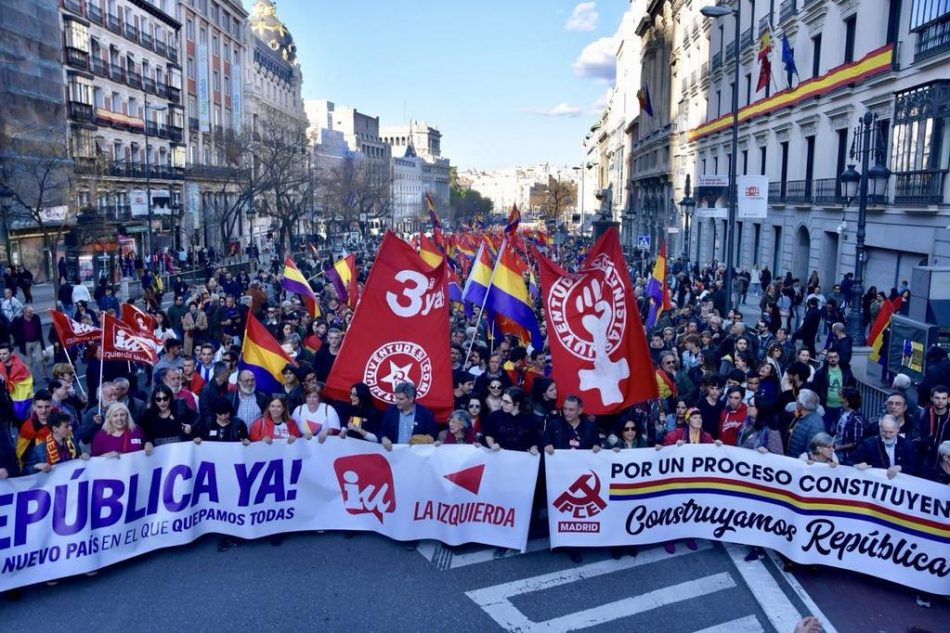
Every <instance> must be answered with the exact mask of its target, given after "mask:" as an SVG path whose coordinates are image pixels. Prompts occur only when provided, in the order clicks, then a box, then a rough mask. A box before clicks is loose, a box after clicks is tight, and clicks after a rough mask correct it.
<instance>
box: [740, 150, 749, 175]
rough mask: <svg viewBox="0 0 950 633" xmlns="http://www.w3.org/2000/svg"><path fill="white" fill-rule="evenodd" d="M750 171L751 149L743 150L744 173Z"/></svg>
mask: <svg viewBox="0 0 950 633" xmlns="http://www.w3.org/2000/svg"><path fill="white" fill-rule="evenodd" d="M748 173H749V150H746V149H744V150H742V175H743V176H745V175H747V174H748Z"/></svg>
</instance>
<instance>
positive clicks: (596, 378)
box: [576, 279, 630, 404]
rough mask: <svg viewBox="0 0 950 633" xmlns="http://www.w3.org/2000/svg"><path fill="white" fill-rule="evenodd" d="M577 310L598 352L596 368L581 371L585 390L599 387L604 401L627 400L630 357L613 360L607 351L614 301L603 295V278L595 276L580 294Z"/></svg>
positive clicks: (595, 357)
mask: <svg viewBox="0 0 950 633" xmlns="http://www.w3.org/2000/svg"><path fill="white" fill-rule="evenodd" d="M576 306H577V311H578V312H580V313H581V315H582V316H581V324H582V325H583V326H584V329H585V330H587V332H588V333H589V334H590V336H591V347H592V348H593V351H594V368H593V369H582V370H580V371H579V372H578V377H579V378H580V388H581V390H582V391H589V390H591V389H597V390H598V391H600V399H601V401H602V402H603V403H604V404H614V403H617V402H623V393H621V391H620V383H621V381H623V380H625V379H626V378H629V377H630V366H629V365H628V364H627V359H625V358H621V359H619V360H617V361H612V360H610V356H609V355H608V354H607V331H608V329H609V328H610V322H611V320H612V319H613V317H614V312H613V309H612V308H611V306H610V302H609V301H607V300H605V299H604V298H603V289H602V285H601V282H600V280H598V279H594V280H593V282H592V283H591V285H590V286H588V287H586V288H584V290H583V292H581V293H580V295H579V296H578V297H577V303H576Z"/></svg>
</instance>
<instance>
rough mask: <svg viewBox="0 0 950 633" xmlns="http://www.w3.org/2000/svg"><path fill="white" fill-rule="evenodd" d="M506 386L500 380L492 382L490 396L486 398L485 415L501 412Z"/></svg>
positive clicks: (489, 389) (489, 384)
mask: <svg viewBox="0 0 950 633" xmlns="http://www.w3.org/2000/svg"><path fill="white" fill-rule="evenodd" d="M503 390H504V385H503V384H502V383H501V381H500V380H497V379H496V380H492V381H490V382H489V383H488V394H487V395H486V396H485V407H484V409H485V413H486V414H489V415H490V414H492V413H494V412H495V411H501V403H502V396H503Z"/></svg>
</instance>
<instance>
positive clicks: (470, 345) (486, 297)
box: [465, 240, 508, 362]
mask: <svg viewBox="0 0 950 633" xmlns="http://www.w3.org/2000/svg"><path fill="white" fill-rule="evenodd" d="M507 245H508V240H505V241H503V242H502V243H501V248H500V249H498V258H497V259H495V265H494V266H492V269H491V277H489V278H488V289H487V290H485V298H484V299H482V305H481V307H480V308H479V309H478V316H477V317H476V318H475V334H476V335H477V334H478V323H479V321H481V320H482V314H483V313H484V312H485V305H486V304H487V303H488V293H489V292H491V288H492V283H493V282H494V281H495V271H496V270H497V269H498V261H499V260H500V259H501V254H502V253H503V252H504V250H505V246H507ZM474 346H475V337H474V336H473V337H472V341H471V342H470V343H469V344H468V351H467V352H466V353H465V362H467V361H468V357H469V356H470V355H471V354H472V348H473V347H474ZM494 349H495V339H494V337H492V340H491V350H492V351H494Z"/></svg>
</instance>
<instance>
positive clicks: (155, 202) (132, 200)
mask: <svg viewBox="0 0 950 633" xmlns="http://www.w3.org/2000/svg"><path fill="white" fill-rule="evenodd" d="M170 202H171V194H170V193H169V191H168V189H152V215H153V216H154V215H171V212H172V211H171V208H170V207H169V203H170ZM129 210H130V211H131V213H132V217H133V218H139V217H146V216H148V194H147V193H146V191H145V190H144V189H133V190H131V191H130V192H129Z"/></svg>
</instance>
